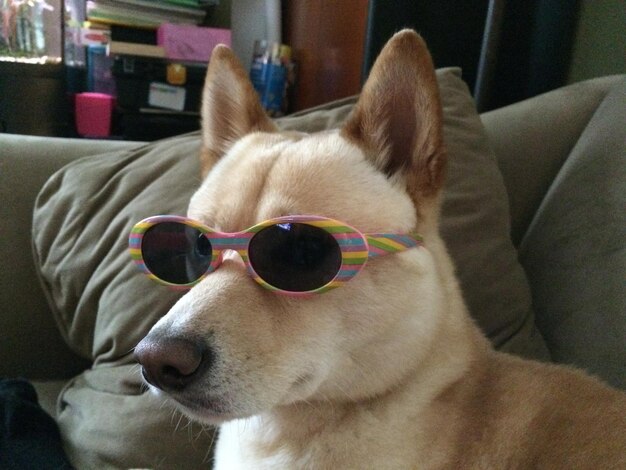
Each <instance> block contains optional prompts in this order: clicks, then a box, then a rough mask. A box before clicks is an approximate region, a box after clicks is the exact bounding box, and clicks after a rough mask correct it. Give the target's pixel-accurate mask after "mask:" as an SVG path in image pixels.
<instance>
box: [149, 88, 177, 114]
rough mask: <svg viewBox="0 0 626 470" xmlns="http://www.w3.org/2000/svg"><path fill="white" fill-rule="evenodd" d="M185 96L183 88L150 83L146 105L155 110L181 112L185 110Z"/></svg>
mask: <svg viewBox="0 0 626 470" xmlns="http://www.w3.org/2000/svg"><path fill="white" fill-rule="evenodd" d="M185 94H186V90H185V89H184V88H183V87H180V86H172V85H167V84H165V83H159V82H152V83H150V93H149V94H148V104H149V105H150V106H156V107H157V108H165V109H173V110H174V111H182V110H183V109H185Z"/></svg>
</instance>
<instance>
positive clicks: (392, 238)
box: [365, 233, 424, 258]
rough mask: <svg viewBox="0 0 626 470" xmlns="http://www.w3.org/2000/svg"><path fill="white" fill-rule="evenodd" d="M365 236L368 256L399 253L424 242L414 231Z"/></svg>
mask: <svg viewBox="0 0 626 470" xmlns="http://www.w3.org/2000/svg"><path fill="white" fill-rule="evenodd" d="M365 238H366V239H367V244H368V250H369V257H370V258H376V257H378V256H384V255H389V254H392V253H399V252H401V251H405V250H408V249H410V248H414V247H416V246H422V245H423V244H424V241H423V239H422V237H421V236H420V235H418V234H416V233H414V234H408V235H398V234H393V233H372V234H369V235H365Z"/></svg>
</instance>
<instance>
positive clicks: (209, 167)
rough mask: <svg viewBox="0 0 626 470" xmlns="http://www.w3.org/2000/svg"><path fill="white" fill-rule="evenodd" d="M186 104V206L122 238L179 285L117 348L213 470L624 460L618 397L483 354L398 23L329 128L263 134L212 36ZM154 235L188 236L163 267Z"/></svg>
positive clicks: (420, 47) (421, 94)
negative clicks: (205, 446)
mask: <svg viewBox="0 0 626 470" xmlns="http://www.w3.org/2000/svg"><path fill="white" fill-rule="evenodd" d="M201 113H202V131H201V132H202V152H201V168H202V174H203V183H202V184H201V186H200V188H199V189H198V190H197V192H196V193H195V194H194V195H193V197H192V199H191V202H190V205H189V209H188V217H189V219H187V218H165V219H159V220H148V221H147V222H145V223H144V224H143V228H140V230H139V231H140V232H141V233H140V234H138V235H137V238H141V243H143V245H141V246H140V247H139V244H140V242H137V246H136V247H135V248H136V249H137V250H143V253H142V255H141V256H142V262H145V265H146V266H144V267H145V269H146V270H147V271H148V273H149V274H150V275H152V276H153V277H155V278H157V279H161V278H163V277H164V278H165V280H164V281H163V282H164V283H165V284H169V285H182V286H183V287H185V288H188V287H190V286H192V287H191V289H190V290H189V291H188V292H187V293H186V294H185V295H184V296H182V297H181V299H180V300H179V301H178V302H177V303H176V304H175V305H174V306H173V307H172V309H171V310H170V311H169V313H167V314H166V315H165V316H164V317H163V318H161V319H160V320H159V321H158V322H157V323H156V324H155V325H154V327H153V328H152V329H151V331H150V332H149V333H148V335H147V336H146V337H145V338H144V339H143V340H142V341H141V342H140V343H139V344H138V345H137V347H136V349H135V356H136V358H137V360H138V362H139V363H140V364H141V366H142V371H143V375H144V378H145V380H146V381H147V382H148V383H149V384H150V388H151V389H152V390H153V391H154V392H156V393H158V394H160V395H163V396H166V397H168V398H169V399H171V401H172V402H173V403H175V405H176V406H177V407H178V409H180V410H181V411H182V412H183V413H184V414H186V415H187V416H188V417H190V418H191V419H193V420H197V421H200V422H202V423H206V424H215V425H219V426H220V430H219V437H218V442H217V444H216V451H215V468H217V469H220V470H234V469H277V468H285V469H366V468H378V469H499V468H502V469H504V468H506V469H530V468H543V469H554V468H566V469H618V468H620V469H624V468H626V395H625V394H623V393H622V392H620V391H617V390H614V389H611V388H610V387H609V386H607V385H604V384H603V383H601V382H600V381H598V380H596V379H594V378H591V377H587V376H586V375H584V374H583V373H582V372H578V371H576V370H573V369H571V368H568V367H565V366H557V365H547V364H540V363H538V362H533V361H528V360H524V359H521V358H517V357H513V356H511V355H507V354H504V353H500V352H496V351H495V350H494V349H493V348H492V347H491V345H490V343H489V342H488V340H487V339H486V338H485V337H484V336H483V334H482V333H481V332H480V330H479V329H478V327H477V326H476V325H475V324H474V322H473V321H472V320H471V318H470V316H469V314H468V311H467V308H466V307H465V305H464V303H463V300H462V295H461V292H460V288H459V284H458V282H457V280H456V279H455V274H454V267H453V263H452V261H451V259H450V257H449V255H448V254H447V252H446V248H445V246H444V243H443V242H442V240H441V238H440V236H439V233H438V216H439V206H440V195H441V189H442V185H443V182H444V176H445V168H446V151H445V145H444V142H443V137H442V107H441V104H440V98H439V91H438V86H437V81H436V78H435V73H434V67H433V63H432V59H431V57H430V54H429V52H428V49H427V47H426V45H425V43H424V41H423V40H422V38H421V37H420V36H419V35H418V34H417V33H415V32H413V31H411V30H404V31H401V32H399V33H396V34H395V35H394V36H393V37H392V38H391V39H390V41H389V42H388V43H387V45H386V46H385V47H384V48H383V50H382V52H381V54H380V56H379V57H378V59H377V61H376V63H375V65H374V67H373V69H372V72H371V74H370V76H369V78H368V80H367V81H366V84H365V85H364V88H363V91H362V93H361V95H360V97H359V99H358V102H357V104H356V106H355V109H354V111H353V113H352V114H351V115H350V117H349V118H348V120H347V122H346V123H345V125H344V126H343V127H342V128H341V129H339V130H336V131H326V132H322V133H314V134H304V133H298V132H293V131H291V132H279V131H278V130H277V128H276V127H275V125H274V124H273V123H272V121H271V120H270V119H269V118H268V117H267V116H266V114H265V113H264V111H263V109H262V108H261V106H260V104H259V101H258V98H257V96H256V93H255V91H254V89H253V87H252V85H251V84H250V82H249V80H248V78H247V74H246V72H245V71H244V69H243V67H242V66H241V65H240V64H239V63H238V61H237V59H236V58H235V56H234V54H233V53H232V52H231V51H230V50H229V49H227V48H226V47H223V46H219V47H217V48H216V49H215V50H214V53H213V55H212V58H211V60H210V64H209V68H208V72H207V79H206V84H205V89H204V95H203V101H202V107H201ZM265 221H270V222H267V223H266V222H265ZM168 224H169V225H168ZM170 225H171V227H170ZM155 226H158V227H161V228H160V229H154V227H155ZM150 227H151V228H150ZM250 227H252V228H250ZM329 227H331V228H332V229H333V230H334V229H337V231H338V232H342V234H341V235H336V234H334V233H332V230H331V229H330V228H329ZM170 229H171V231H170ZM296 229H297V231H298V233H300V234H302V237H303V238H298V237H300V235H296V234H295V231H296ZM150 230H152V231H153V232H154V233H152V232H150ZM300 231H301V232H300ZM344 232H345V233H344ZM138 233H139V232H138ZM164 233H167V235H163V234H164ZM261 234H264V235H263V236H262V235H261ZM346 234H347V235H346ZM372 234H373V235H372ZM168 237H169V238H168ZM281 237H285V240H287V241H281V240H282V238H281ZM294 237H295V238H294ZM341 237H344V238H341ZM151 238H153V239H154V240H151ZM174 239H176V240H178V241H176V242H172V240H174ZM164 240H166V241H164ZM194 240H195V241H194ZM207 240H208V241H209V243H207ZM302 240H304V241H302ZM342 240H343V241H342ZM345 240H349V243H348V242H345ZM354 240H356V242H354ZM364 240H365V241H364ZM377 241H380V242H381V243H382V244H385V243H386V242H388V245H391V248H390V247H389V246H387V247H383V251H385V250H387V251H385V252H384V253H382V252H379V253H377V252H375V250H374V249H373V248H372V247H371V246H369V245H371V244H377ZM344 242H345V243H347V244H346V245H341V244H342V243H344ZM160 243H161V244H162V243H165V244H166V245H167V244H168V243H172V244H173V245H177V244H178V243H182V244H186V245H185V246H187V245H189V246H191V245H193V247H192V248H185V249H186V250H188V251H185V252H184V253H183V254H182V255H181V256H182V257H183V258H185V259H186V261H184V262H182V264H181V263H179V264H178V265H177V266H178V268H176V269H178V270H179V271H180V272H179V273H178V274H176V275H175V274H172V272H173V271H171V270H170V268H171V267H170V268H167V269H164V270H163V272H156V271H158V269H157V267H158V265H159V257H158V254H155V253H152V251H157V250H156V249H155V248H153V247H152V246H151V244H152V245H159V244H160ZM352 243H356V244H357V245H359V244H360V245H359V246H358V247H355V245H353V244H352ZM209 244H210V245H211V246H209ZM285 244H287V245H285ZM368 246H369V248H368ZM394 246H395V247H394ZM338 247H339V248H338ZM170 248H171V247H170ZM289 250H295V251H297V252H298V254H297V255H294V254H292V253H290V252H289V253H287V252H288V251H289ZM350 250H356V251H350ZM358 250H361V251H358ZM363 250H365V251H366V253H365V255H364V254H363ZM367 250H369V252H367ZM183 251H184V250H183ZM192 252H193V253H192ZM357 252H358V253H360V254H355V253H357ZM181 253H182V252H181ZM179 254H180V253H179ZM330 254H332V256H330ZM382 254H385V256H379V255H382ZM152 255H154V256H153V258H151V256H152ZM327 255H328V256H330V258H332V260H330V261H329V258H327ZM363 256H365V257H368V261H367V264H366V265H365V263H364V262H363V259H362V257H363ZM358 257H361V258H359V260H358V261H354V260H355V259H357V258H358ZM283 258H284V259H283ZM339 258H340V259H339ZM322 259H323V261H320V260H322ZM190 260H191V261H190ZM352 262H354V263H355V264H354V265H355V266H356V267H354V268H353V267H352V265H351V264H350V263H352ZM273 263H277V264H276V265H274V264H273ZM333 263H334V264H333ZM295 264H297V266H295ZM339 265H340V267H338V266H339ZM151 266H154V268H151ZM294 266H295V267H294ZM326 268H328V270H329V273H326V275H325V276H326V277H324V275H322V273H321V272H322V271H323V270H324V269H326ZM344 268H348V269H347V271H349V272H348V274H346V276H347V279H344V278H341V279H339V277H340V274H338V273H339V272H340V271H341V272H343V271H342V270H343V269H344ZM171 269H174V268H171ZM357 271H358V275H357V274H356V272H357ZM168 276H169V277H168ZM333 276H334V277H333ZM309 277H311V278H312V279H309ZM255 280H256V281H257V282H254V281H255Z"/></svg>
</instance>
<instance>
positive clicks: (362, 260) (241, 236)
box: [129, 215, 423, 296]
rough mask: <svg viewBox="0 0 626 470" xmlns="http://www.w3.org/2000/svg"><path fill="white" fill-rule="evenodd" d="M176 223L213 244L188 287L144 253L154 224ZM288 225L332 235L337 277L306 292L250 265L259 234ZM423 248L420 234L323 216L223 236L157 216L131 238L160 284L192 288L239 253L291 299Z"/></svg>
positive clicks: (140, 262) (135, 255) (139, 259)
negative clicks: (365, 229) (158, 271)
mask: <svg viewBox="0 0 626 470" xmlns="http://www.w3.org/2000/svg"><path fill="white" fill-rule="evenodd" d="M166 222H167V223H176V224H183V225H186V226H189V227H191V228H193V229H196V230H198V231H199V232H201V233H202V234H203V235H204V236H205V237H207V238H208V240H209V241H210V243H211V247H212V258H211V263H210V265H209V266H208V268H207V270H206V272H204V274H202V275H200V276H199V277H198V278H197V279H195V280H193V281H192V282H189V283H186V284H174V283H172V282H168V281H166V280H163V279H161V278H159V277H158V276H156V275H155V274H154V273H152V272H151V271H150V269H148V267H147V266H146V264H145V262H144V259H143V254H142V242H143V239H144V235H145V234H146V233H147V232H148V231H149V230H150V229H151V228H152V227H154V226H155V225H158V224H162V223H166ZM285 224H305V225H310V226H313V227H317V228H320V229H322V230H323V231H324V232H326V233H328V234H329V235H331V236H332V237H333V238H334V239H335V241H336V242H337V246H338V248H339V250H340V251H341V265H340V267H339V269H338V271H337V273H336V275H335V276H334V278H333V279H332V280H331V281H330V282H328V283H326V284H325V285H323V286H320V287H319V288H316V289H312V290H307V291H303V292H300V291H290V290H283V289H280V288H277V287H275V286H273V285H271V284H269V283H268V282H266V281H265V280H264V279H263V278H261V277H260V276H259V275H258V274H257V272H256V271H255V269H254V267H253V266H252V264H251V263H250V259H249V255H248V247H249V245H250V241H251V240H252V239H253V238H254V236H255V235H256V234H258V233H259V232H261V231H263V230H264V229H266V228H268V227H272V226H275V225H279V226H280V225H285ZM419 246H423V239H422V237H421V236H420V235H419V234H417V233H407V234H393V233H371V234H363V233H361V232H360V231H358V230H357V229H355V228H353V227H351V226H349V225H347V224H345V223H343V222H339V221H337V220H333V219H329V218H326V217H321V216H308V215H296V216H285V217H278V218H274V219H270V220H266V221H264V222H261V223H259V224H256V225H254V226H252V227H250V228H248V229H246V230H243V231H241V232H235V233H224V232H219V231H217V230H214V229H212V228H210V227H207V226H206V225H204V224H202V223H200V222H198V221H196V220H193V219H189V218H187V217H181V216H176V215H157V216H153V217H148V218H146V219H143V220H142V221H140V222H138V223H137V224H135V226H134V227H133V228H132V230H131V232H130V236H129V250H130V255H131V257H132V259H133V260H134V261H135V263H136V264H137V266H138V267H139V269H140V270H141V271H142V272H143V273H144V274H146V275H147V276H148V277H149V278H150V279H152V280H154V281H156V282H157V283H159V284H162V285H165V286H168V287H170V288H174V289H190V288H191V287H193V286H194V285H196V284H197V283H199V282H200V281H201V280H202V279H204V278H205V277H206V276H207V275H209V274H210V273H212V272H213V271H215V270H216V269H217V268H218V267H219V266H220V264H221V262H222V255H223V252H224V250H234V251H236V252H237V253H238V254H239V255H240V256H241V258H242V260H243V261H244V263H245V265H246V269H247V271H248V273H249V274H250V276H251V277H252V278H253V279H254V280H255V281H256V282H257V283H258V284H260V285H261V286H263V287H264V288H266V289H269V290H271V291H273V292H275V293H278V294H283V295H289V296H308V295H312V294H322V293H324V292H328V291H329V290H331V289H334V288H337V287H340V286H342V285H343V284H345V283H346V282H348V281H349V280H351V279H352V278H354V277H355V276H356V275H357V274H358V273H359V272H360V271H361V270H362V269H363V268H364V267H365V264H366V263H367V261H368V260H369V259H371V258H377V257H379V256H384V255H388V254H393V253H398V252H402V251H405V250H408V249H411V248H414V247H419Z"/></svg>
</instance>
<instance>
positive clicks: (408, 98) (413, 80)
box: [342, 30, 446, 201]
mask: <svg viewBox="0 0 626 470" xmlns="http://www.w3.org/2000/svg"><path fill="white" fill-rule="evenodd" d="M442 121H443V118H442V110H441V103H440V99H439V87H438V85H437V79H436V75H435V70H434V66H433V62H432V59H431V57H430V54H429V52H428V49H427V47H426V44H425V43H424V41H423V40H422V38H421V37H420V36H419V35H418V34H417V33H415V32H414V31H412V30H404V31H401V32H399V33H397V34H395V35H394V36H393V37H392V38H391V39H390V40H389V42H388V43H387V44H386V45H385V47H384V48H383V50H382V51H381V53H380V55H379V56H378V59H377V60H376V62H375V63H374V66H373V68H372V71H371V72H370V75H369V78H368V79H367V82H366V83H365V85H364V87H363V91H362V92H361V96H360V98H359V101H358V102H357V104H356V106H355V109H354V112H353V114H352V116H351V118H350V119H349V120H348V122H347V123H346V125H345V126H344V128H343V129H342V134H343V135H344V136H345V137H346V138H348V139H349V140H351V141H352V142H354V143H356V144H357V145H358V146H360V147H361V148H362V149H363V150H364V151H365V153H366V155H367V156H368V158H370V160H371V161H372V163H374V165H376V167H378V168H379V169H380V170H381V171H382V172H384V173H385V174H387V175H388V176H394V175H397V174H399V173H400V174H401V175H402V176H403V177H404V178H405V180H406V183H407V186H408V190H409V193H410V194H411V195H412V196H413V197H414V199H416V200H417V201H421V200H423V199H424V198H431V197H434V196H436V195H437V194H438V192H439V189H440V188H441V186H442V185H443V179H444V173H445V161H446V156H445V148H444V144H443V137H442V134H443V129H442Z"/></svg>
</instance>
